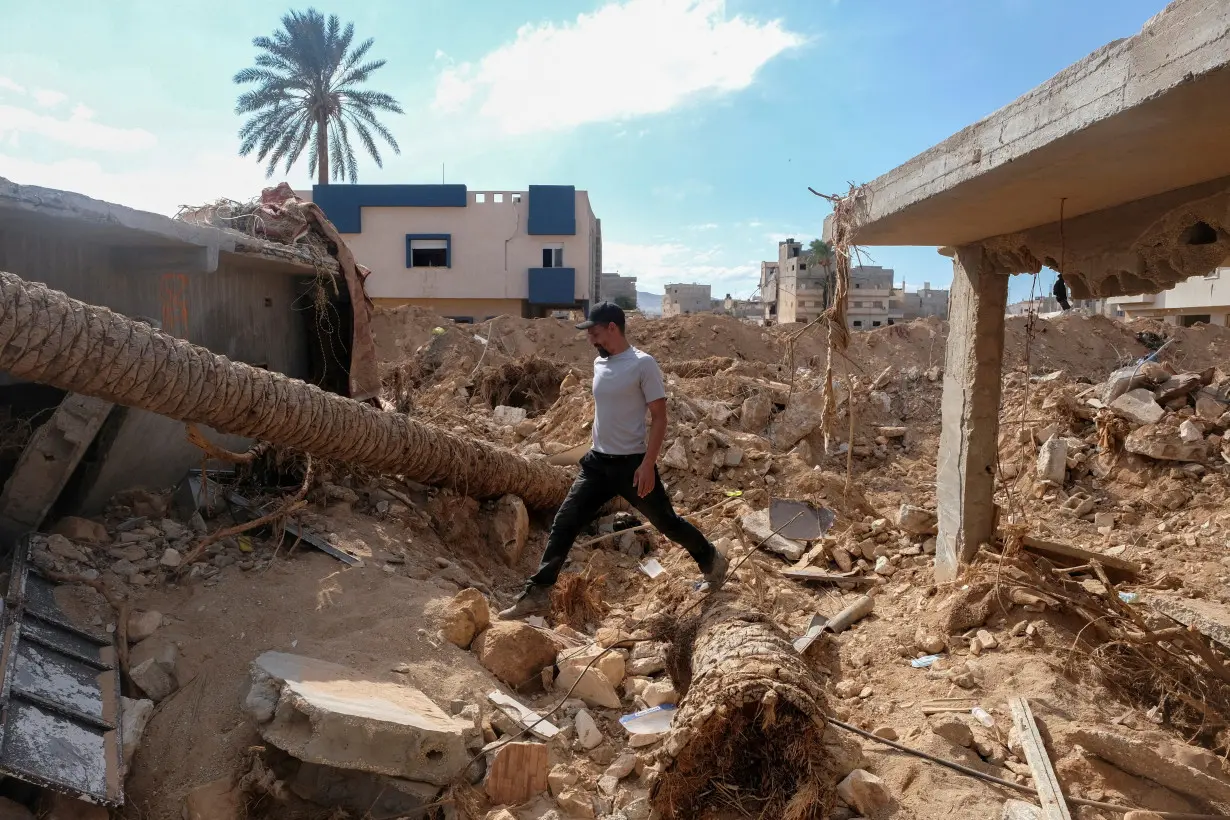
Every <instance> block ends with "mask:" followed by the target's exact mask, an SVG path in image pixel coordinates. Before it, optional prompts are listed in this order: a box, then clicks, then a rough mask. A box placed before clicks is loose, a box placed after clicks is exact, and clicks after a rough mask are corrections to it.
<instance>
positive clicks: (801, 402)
mask: <svg viewBox="0 0 1230 820" xmlns="http://www.w3.org/2000/svg"><path fill="white" fill-rule="evenodd" d="M823 412H824V391H823V390H812V391H810V392H807V393H796V394H795V396H794V397H793V398H792V399H791V400H790V404H789V405H788V406H787V407H786V409H785V410H783V411H782V412H781V413H778V415H777V419H776V420H775V421H774V423H773V436H772V441H773V448H774V449H775V450H780V451H781V452H783V453H784V452H786V451H787V450H789V449H790V448H791V447H793V446H794V445H796V444H798V443H799V442H800V441H801V440H803V438H805V437H806V436H807V434H808V433H810V432H811V431H812V430H815V429H816V428H817V427H818V426H820V418H821V414H822V413H823Z"/></svg>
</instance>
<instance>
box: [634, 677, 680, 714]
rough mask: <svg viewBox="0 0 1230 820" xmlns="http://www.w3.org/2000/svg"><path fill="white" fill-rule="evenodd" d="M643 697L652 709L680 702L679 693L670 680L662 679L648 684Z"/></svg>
mask: <svg viewBox="0 0 1230 820" xmlns="http://www.w3.org/2000/svg"><path fill="white" fill-rule="evenodd" d="M641 699H642V700H644V701H645V705H646V706H648V707H650V708H651V709H652V708H653V707H655V706H661V705H663V704H670V705H672V706H673V705H675V704H676V703H678V702H679V694H678V693H677V692H676V691H675V685H674V684H672V683H671V682H670V681H669V680H660V681H654V682H653V683H651V684H649V685H648V686H646V687H645V691H644V692H643V693H642V694H641Z"/></svg>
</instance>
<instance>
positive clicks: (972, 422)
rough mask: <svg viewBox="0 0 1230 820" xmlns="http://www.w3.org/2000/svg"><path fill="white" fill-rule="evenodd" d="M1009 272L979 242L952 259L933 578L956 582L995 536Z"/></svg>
mask: <svg viewBox="0 0 1230 820" xmlns="http://www.w3.org/2000/svg"><path fill="white" fill-rule="evenodd" d="M1007 304H1008V277H1007V276H1003V275H999V274H995V273H991V272H989V264H988V258H987V255H986V252H985V250H984V249H983V248H982V246H981V245H974V246H969V247H964V248H958V249H957V250H956V252H955V254H954V256H953V262H952V289H951V295H950V296H949V306H948V349H947V352H946V354H945V361H944V395H943V400H942V403H941V412H942V415H943V426H942V428H941V430H940V452H939V458H938V459H937V468H936V484H935V494H936V501H937V506H938V513H939V534H938V536H937V537H936V551H935V577H936V580H937V581H952V580H953V579H955V578H956V577H957V575H958V574H959V572H960V569H961V566H962V565H963V564H965V563H967V562H968V561H969V560H970V558H972V557H973V555H974V553H975V552H976V551H977V549H978V545H979V544H982V543H984V542H988V541H990V540H991V539H992V537H993V536H994V534H995V532H994V527H995V505H994V495H995V467H996V462H997V460H998V456H997V446H998V438H999V398H1000V376H1001V368H1002V363H1003V355H1004V309H1005V308H1006V307H1007Z"/></svg>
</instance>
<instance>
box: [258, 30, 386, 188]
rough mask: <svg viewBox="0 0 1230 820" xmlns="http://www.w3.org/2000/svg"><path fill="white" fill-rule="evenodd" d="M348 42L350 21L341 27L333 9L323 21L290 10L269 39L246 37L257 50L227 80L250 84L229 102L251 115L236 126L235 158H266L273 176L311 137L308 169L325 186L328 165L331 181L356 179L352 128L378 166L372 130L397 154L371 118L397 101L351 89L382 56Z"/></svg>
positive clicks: (366, 42) (351, 37)
mask: <svg viewBox="0 0 1230 820" xmlns="http://www.w3.org/2000/svg"><path fill="white" fill-rule="evenodd" d="M353 41H354V23H347V24H346V29H345V30H344V31H343V30H342V28H341V23H340V22H339V21H338V19H337V15H335V14H331V15H329V19H328V20H327V21H326V20H325V17H324V15H323V14H321V13H320V12H318V11H316V9H308V10H307V11H305V12H298V11H292V12H289V13H288V14H286V15H285V16H283V17H282V28H281V29H280V30H279V31H275V32H274V33H273V36H272V37H257V38H256V39H254V40H253V41H252V45H254V46H256V47H257V48H258V49H260V50H261V51H262V52H263V53H261V54H258V55H257V57H256V65H255V66H253V67H251V68H245V69H244V70H243V71H240V72H239V73H238V74H236V75H235V78H234V81H235V82H236V83H238V84H240V85H243V84H246V83H256V84H257V87H256V88H255V89H253V90H251V91H245V92H244V93H242V94H240V95H239V99H238V100H237V101H236V103H235V113H236V114H240V115H244V114H250V115H251V116H250V117H249V118H248V120H247V122H245V123H244V125H243V128H241V129H240V131H239V138H240V139H241V140H243V144H242V145H241V146H240V148H239V154H240V156H245V157H246V156H248V155H249V154H251V153H252V152H253V151H255V152H256V158H257V160H258V161H260V162H264V161H265V160H266V158H267V159H268V161H269V164H268V167H267V168H266V169H265V175H266V176H273V173H274V171H275V170H276V168H277V165H278V163H280V162H283V161H284V162H285V163H286V167H285V171H289V170H290V167H291V166H292V165H294V164H295V163H296V162H297V161H298V160H299V157H300V156H302V155H303V149H304V148H306V147H307V146H308V143H309V142H311V143H312V149H311V152H310V153H309V155H308V161H309V168H308V170H309V172H316V178H317V181H318V182H319V183H320V184H321V185H326V184H328V182H329V179H330V170H332V178H333V179H340V180H349V181H350V182H355V181H356V180H357V179H358V166H357V164H356V162H355V152H354V148H353V147H352V145H351V142H350V140H351V132H352V130H353V132H354V133H355V134H357V135H358V139H359V141H360V142H361V143H362V144H363V147H364V148H365V149H366V150H367V153H368V154H370V155H371V157H372V159H374V160H376V165H377V166H380V167H383V162H382V161H381V158H380V150H379V149H378V148H377V147H376V140H375V138H374V136H373V134H374V135H375V136H379V137H381V138H382V139H383V140H384V141H385V142H387V143H388V144H389V145H391V146H392V147H393V151H394V152H395V153H401V149H400V148H399V147H398V146H397V140H396V139H394V138H393V135H392V134H391V133H390V132H389V130H388V129H387V128H385V127H384V125H383V124H382V123H381V122H380V121H379V120H378V119H376V112H377V111H392V112H395V113H398V114H401V113H404V112H403V111H402V109H401V105H400V104H399V103H398V102H397V100H395V99H393V97H391V96H390V95H388V94H384V93H381V92H379V91H366V90H364V89H361V88H359V87H358V86H360V85H362V84H363V83H365V82H367V80H368V79H369V78H370V77H371V75H372V73H373V72H374V71H376V69H378V68H380V67H382V66H383V65H384V63H385V61H384V60H370V61H367V62H364V58H365V57H366V56H367V52H368V51H369V50H370V49H371V47H372V43H374V42H375V41H374V40H372V39H371V38H369V39H367V40H364V41H363V42H362V43H360V44H359V45H357V46H355V47H354V48H351V45H352V43H353Z"/></svg>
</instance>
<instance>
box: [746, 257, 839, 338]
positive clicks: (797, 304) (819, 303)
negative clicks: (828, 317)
mask: <svg viewBox="0 0 1230 820" xmlns="http://www.w3.org/2000/svg"><path fill="white" fill-rule="evenodd" d="M809 256H810V255H809V253H808V252H807V251H805V249H804V248H803V244H802V243H801V242H796V241H795V240H794V239H793V238H791V239H787V240H785V241H783V242H778V243H777V261H776V262H761V263H760V301H761V304H762V306H763V311H762V315H763V317H764V322H765V324H767V325H771V324H779V323H788V322H811V321H814V320H816V319H818V318H819V317H820V314H821V313H823V312H824V310H825V308H826V307H828V304H829V299H830V296H829V269H828V267H827V266H824V265H814V264H812V263H811V261H810V258H809Z"/></svg>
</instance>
